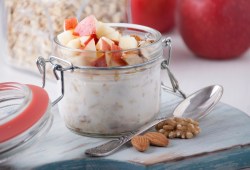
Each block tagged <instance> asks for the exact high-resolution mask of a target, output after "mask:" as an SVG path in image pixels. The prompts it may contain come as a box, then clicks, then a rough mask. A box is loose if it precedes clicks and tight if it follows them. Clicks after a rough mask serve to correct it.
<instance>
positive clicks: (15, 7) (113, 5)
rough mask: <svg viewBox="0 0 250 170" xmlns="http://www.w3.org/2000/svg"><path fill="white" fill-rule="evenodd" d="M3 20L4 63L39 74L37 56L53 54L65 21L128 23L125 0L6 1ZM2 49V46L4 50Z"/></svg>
mask: <svg viewBox="0 0 250 170" xmlns="http://www.w3.org/2000/svg"><path fill="white" fill-rule="evenodd" d="M0 3H2V6H1V8H3V10H1V11H0V15H2V16H0V18H1V19H3V20H1V21H4V22H3V24H2V25H1V27H2V28H0V29H2V30H3V32H4V35H3V36H1V37H0V38H1V39H0V41H2V42H4V43H5V44H4V46H5V47H6V48H7V49H6V50H5V51H7V53H5V54H4V59H5V61H6V62H7V63H8V64H10V65H11V66H14V67H16V68H21V69H24V70H28V71H31V72H34V70H35V71H36V70H37V69H36V65H35V61H36V59H37V56H44V57H48V56H49V55H51V54H53V53H54V52H53V49H54V47H53V38H54V36H55V35H57V34H58V33H59V32H60V31H61V30H62V28H63V21H64V19H65V18H69V17H74V16H77V18H78V19H79V20H81V19H82V18H85V17H86V16H88V15H90V14H93V15H95V16H96V17H97V18H98V19H99V20H102V21H104V22H125V21H126V19H125V15H126V14H125V5H124V3H125V0H119V1H116V0H104V1H103V0H91V1H89V0H70V1H68V0H51V1H48V0H41V1H39V0H11V1H10V0H3V1H1V2H0ZM1 47H2V46H1Z"/></svg>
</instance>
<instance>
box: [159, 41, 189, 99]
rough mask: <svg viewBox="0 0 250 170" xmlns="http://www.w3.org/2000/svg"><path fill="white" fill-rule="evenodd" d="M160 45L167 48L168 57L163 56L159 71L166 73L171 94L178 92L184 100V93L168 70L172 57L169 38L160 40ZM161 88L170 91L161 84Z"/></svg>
mask: <svg viewBox="0 0 250 170" xmlns="http://www.w3.org/2000/svg"><path fill="white" fill-rule="evenodd" d="M162 43H163V46H164V47H167V48H168V55H167V57H166V55H164V54H163V58H164V61H163V62H162V63H161V69H163V70H164V69H165V70H166V71H167V73H168V77H169V79H170V82H171V85H172V88H173V92H174V93H176V92H178V93H179V94H180V95H181V96H182V97H183V98H184V99H185V98H186V95H185V93H184V92H183V91H182V90H181V89H180V87H179V83H178V81H177V79H176V78H175V76H174V74H173V73H172V72H171V70H170V68H169V65H170V60H171V57H172V45H171V43H172V40H171V38H170V37H168V38H164V39H163V40H162ZM161 86H162V88H163V89H164V90H167V91H171V89H170V88H169V87H167V86H166V85H165V84H164V83H163V82H162V83H161Z"/></svg>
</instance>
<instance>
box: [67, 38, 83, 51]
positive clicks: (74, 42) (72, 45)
mask: <svg viewBox="0 0 250 170" xmlns="http://www.w3.org/2000/svg"><path fill="white" fill-rule="evenodd" d="M66 46H67V47H70V48H73V49H79V48H80V47H81V41H80V38H76V39H73V40H70V41H69V42H68V43H67V44H66Z"/></svg>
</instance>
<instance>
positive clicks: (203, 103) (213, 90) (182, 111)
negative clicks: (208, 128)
mask: <svg viewBox="0 0 250 170" xmlns="http://www.w3.org/2000/svg"><path fill="white" fill-rule="evenodd" d="M222 94H223V88H222V86H219V85H212V86H208V87H205V88H203V89H200V90H199V91H197V92H195V93H193V94H192V95H190V96H188V97H187V98H186V99H184V100H183V101H182V102H181V103H180V104H179V105H178V106H177V107H176V108H175V110H174V113H173V115H174V116H175V117H188V118H192V119H194V120H199V119H201V118H203V117H204V116H206V115H207V114H208V113H209V112H210V111H211V110H212V109H213V108H214V107H215V105H216V104H217V103H218V102H219V100H220V98H221V96H222ZM166 119H168V117H164V118H160V119H156V120H154V121H152V122H150V123H148V124H146V125H144V126H142V127H141V128H139V129H138V130H136V131H133V132H130V133H129V134H127V135H125V136H121V137H120V138H117V139H113V140H111V141H109V142H107V143H105V144H102V145H100V146H97V147H94V148H90V149H87V150H86V151H85V154H87V155H90V156H107V155H110V154H112V153H114V152H115V151H117V150H118V149H119V148H120V147H121V146H122V145H124V144H125V143H127V142H128V141H130V140H131V139H132V138H133V137H134V136H136V135H139V134H141V133H143V132H145V131H147V130H148V129H150V128H151V127H153V126H155V125H156V124H158V123H160V122H162V121H164V120H166Z"/></svg>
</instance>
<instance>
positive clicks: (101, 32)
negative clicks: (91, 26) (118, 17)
mask: <svg viewBox="0 0 250 170" xmlns="http://www.w3.org/2000/svg"><path fill="white" fill-rule="evenodd" d="M115 31H116V30H115V29H114V28H112V27H110V26H108V25H107V24H105V23H103V22H100V21H99V22H98V24H97V29H96V35H97V38H101V37H105V36H106V35H107V34H111V33H113V32H115Z"/></svg>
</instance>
